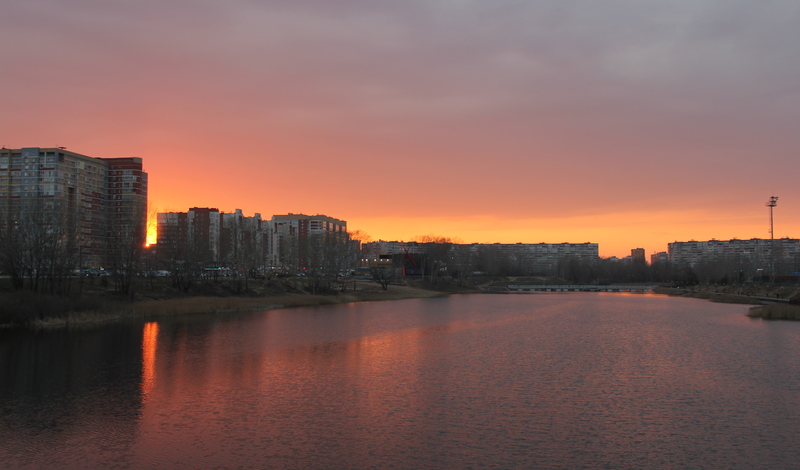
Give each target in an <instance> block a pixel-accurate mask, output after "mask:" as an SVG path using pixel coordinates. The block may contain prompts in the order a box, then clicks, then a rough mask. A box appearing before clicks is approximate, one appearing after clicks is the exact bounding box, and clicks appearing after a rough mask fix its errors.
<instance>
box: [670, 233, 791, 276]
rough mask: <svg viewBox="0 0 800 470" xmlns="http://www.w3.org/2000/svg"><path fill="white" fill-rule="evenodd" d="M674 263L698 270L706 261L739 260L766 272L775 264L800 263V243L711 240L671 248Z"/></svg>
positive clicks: (761, 240)
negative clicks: (695, 267) (795, 261)
mask: <svg viewBox="0 0 800 470" xmlns="http://www.w3.org/2000/svg"><path fill="white" fill-rule="evenodd" d="M668 249H669V259H670V261H672V262H674V263H678V264H687V265H689V266H692V267H694V266H696V265H697V264H699V263H700V262H703V261H719V260H721V259H731V260H732V259H738V260H741V261H747V262H748V263H752V264H757V265H759V266H761V267H762V268H764V269H766V268H767V267H768V266H770V265H771V264H772V263H774V262H776V261H777V262H781V261H787V262H790V261H793V260H797V259H800V240H798V239H794V238H780V239H775V240H770V239H762V238H753V239H750V240H737V239H733V240H707V241H694V240H692V241H688V242H674V243H670V244H668Z"/></svg>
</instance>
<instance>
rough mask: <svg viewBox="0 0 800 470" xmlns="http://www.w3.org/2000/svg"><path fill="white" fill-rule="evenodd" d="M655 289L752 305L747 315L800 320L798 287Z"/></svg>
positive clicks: (666, 292) (676, 294)
mask: <svg viewBox="0 0 800 470" xmlns="http://www.w3.org/2000/svg"><path fill="white" fill-rule="evenodd" d="M654 292H656V293H657V294H666V295H670V296H675V297H692V298H696V299H706V300H709V301H711V302H722V303H735V304H745V305H753V307H750V310H749V311H748V312H747V316H748V317H750V318H761V319H763V320H793V321H800V304H798V302H800V289H798V288H797V286H771V285H731V286H717V285H698V286H692V287H688V288H675V287H657V288H656V289H654Z"/></svg>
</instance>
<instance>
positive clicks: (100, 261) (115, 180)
mask: <svg viewBox="0 0 800 470" xmlns="http://www.w3.org/2000/svg"><path fill="white" fill-rule="evenodd" d="M47 212H49V213H52V214H54V215H55V217H56V218H59V220H60V222H58V223H63V224H65V226H66V227H67V228H68V229H69V231H70V233H73V234H74V235H75V236H76V237H77V240H78V247H79V249H80V251H81V262H80V264H82V265H84V266H92V267H100V266H103V265H104V264H106V263H108V261H109V259H108V258H109V256H110V252H111V250H110V248H113V245H114V244H115V243H118V240H120V239H122V238H124V239H125V240H127V241H128V242H130V240H131V238H137V239H138V238H141V240H142V243H144V236H145V232H146V226H147V173H146V172H144V171H143V169H142V160H141V159H140V158H135V157H126V158H95V157H89V156H87V155H82V154H79V153H75V152H71V151H68V150H66V149H65V148H39V147H28V148H20V149H5V148H4V149H0V220H2V224H3V228H4V229H5V230H11V229H12V228H13V227H18V226H19V224H20V223H25V222H26V221H27V222H30V221H31V220H34V219H35V218H36V216H40V215H41V214H43V213H47ZM55 220H56V219H55V218H52V217H51V222H50V223H51V224H52V223H54V222H53V221H55ZM117 235H119V236H117Z"/></svg>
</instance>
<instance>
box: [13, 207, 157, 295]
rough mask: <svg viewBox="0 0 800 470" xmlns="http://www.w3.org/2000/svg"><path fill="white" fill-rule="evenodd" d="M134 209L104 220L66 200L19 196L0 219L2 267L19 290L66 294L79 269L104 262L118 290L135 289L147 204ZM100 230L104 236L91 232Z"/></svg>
mask: <svg viewBox="0 0 800 470" xmlns="http://www.w3.org/2000/svg"><path fill="white" fill-rule="evenodd" d="M9 205H10V202H9ZM132 210H133V214H129V213H126V214H125V215H126V216H124V217H123V216H122V214H120V216H119V217H112V218H109V219H106V218H105V217H102V216H98V215H97V214H92V213H90V212H88V211H84V210H82V208H81V207H80V206H78V205H76V204H74V203H73V204H72V205H70V204H69V203H68V202H66V201H59V200H55V199H44V198H38V197H36V198H28V199H20V200H16V201H14V206H13V207H8V208H6V214H7V217H5V220H4V221H3V223H2V224H0V269H2V272H3V274H5V275H7V276H8V277H9V278H10V279H11V284H12V286H13V287H14V288H15V289H18V290H21V289H26V290H30V291H33V292H37V293H47V294H55V295H66V294H69V293H70V292H71V290H72V289H73V287H74V286H73V284H74V282H73V278H75V277H76V276H75V275H76V274H78V273H77V272H76V270H83V269H84V267H88V266H90V265H92V264H96V263H98V262H101V263H103V264H104V265H105V266H106V267H108V268H109V269H110V270H111V272H112V273H113V279H114V286H115V289H116V290H117V291H118V292H119V293H121V294H132V292H133V285H134V283H133V280H134V278H135V276H136V274H137V271H138V269H139V267H140V265H141V260H142V253H143V250H144V243H145V227H144V225H143V224H145V223H146V214H145V213H146V207H144V205H142V206H141V207H138V206H135V205H134V206H133V209H132ZM129 216H130V217H129ZM92 217H94V218H95V219H94V220H93V219H91V218H92ZM97 230H99V231H100V232H101V233H100V236H97V234H96V233H92V231H97ZM99 240H102V242H99ZM78 286H80V283H79V284H78Z"/></svg>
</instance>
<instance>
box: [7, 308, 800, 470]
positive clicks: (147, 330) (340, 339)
mask: <svg viewBox="0 0 800 470" xmlns="http://www.w3.org/2000/svg"><path fill="white" fill-rule="evenodd" d="M746 311H747V307H745V306H741V305H728V304H714V303H710V302H706V301H701V300H697V299H683V298H669V297H664V296H658V295H649V294H648V295H645V294H609V293H569V294H567V293H564V294H555V293H554V294H518V295H456V296H450V297H448V298H436V299H420V300H402V301H392V302H373V303H358V304H345V305H335V306H325V307H316V308H296V309H285V310H272V311H268V312H258V313H248V314H227V315H217V316H210V315H208V316H192V317H180V318H168V319H158V320H157V321H153V322H147V323H144V322H136V323H129V324H109V325H102V326H95V327H82V328H71V329H62V330H53V331H38V332H29V331H11V330H7V331H0V366H2V370H0V468H59V469H73V468H74V469H79V468H80V469H83V468H156V469H157V468H163V469H191V468H276V469H329V468H330V469H360V468H380V469H383V468H398V469H412V468H413V469H445V468H497V469H508V468H542V469H545V468H546V469H575V468H592V469H594V468H614V469H617V468H620V469H625V468H630V469H635V468H650V469H654V468H655V469H657V468H664V469H673V468H726V469H736V468H741V469H757V468H763V469H781V468H787V469H788V468H796V466H797V465H798V462H800V445H798V443H800V425H798V423H800V323H790V322H765V321H762V320H754V319H750V318H747V317H746V316H745V315H744V314H745V313H746Z"/></svg>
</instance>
